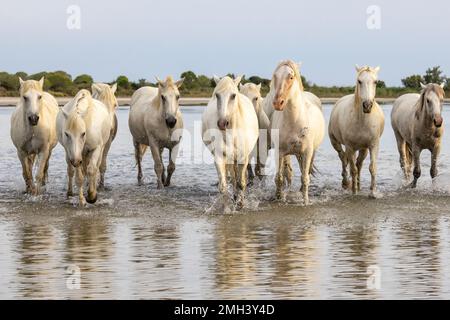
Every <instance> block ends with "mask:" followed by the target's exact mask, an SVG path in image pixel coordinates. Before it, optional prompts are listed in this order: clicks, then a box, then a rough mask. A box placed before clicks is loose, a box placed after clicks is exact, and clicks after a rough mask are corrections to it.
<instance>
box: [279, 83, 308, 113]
mask: <svg viewBox="0 0 450 320" xmlns="http://www.w3.org/2000/svg"><path fill="white" fill-rule="evenodd" d="M283 112H284V113H285V114H286V115H288V117H287V118H288V119H291V120H292V121H294V122H295V121H297V120H298V119H300V120H306V119H307V112H306V100H305V97H304V91H302V90H301V89H300V87H299V86H297V85H295V84H294V85H293V86H292V89H291V92H290V94H289V96H288V99H287V101H286V107H285V109H284V111H283Z"/></svg>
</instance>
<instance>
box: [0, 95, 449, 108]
mask: <svg viewBox="0 0 450 320" xmlns="http://www.w3.org/2000/svg"><path fill="white" fill-rule="evenodd" d="M18 99H19V98H18V97H0V107H10V106H15V105H16V104H17V100H18ZM70 99H71V98H68V97H64V98H56V100H57V101H58V103H59V105H61V106H63V105H64V104H66V103H67V102H68V101H69V100H70ZM209 99H210V98H180V105H182V106H206V105H207V104H208V101H209ZM338 99H339V98H321V100H322V103H323V104H333V103H336V101H337V100H338ZM394 100H395V99H394V98H377V101H378V103H380V104H387V103H393V102H394ZM117 101H118V102H119V105H120V106H129V105H130V101H131V97H127V98H117ZM445 102H446V103H450V99H445Z"/></svg>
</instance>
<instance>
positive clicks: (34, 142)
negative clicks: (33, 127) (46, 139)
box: [22, 133, 42, 154]
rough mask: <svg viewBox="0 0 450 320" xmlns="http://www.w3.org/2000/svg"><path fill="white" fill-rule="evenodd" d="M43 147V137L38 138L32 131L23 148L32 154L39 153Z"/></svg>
mask: <svg viewBox="0 0 450 320" xmlns="http://www.w3.org/2000/svg"><path fill="white" fill-rule="evenodd" d="M41 148H42V139H40V138H38V137H37V136H36V134H35V133H31V134H30V135H29V136H28V137H27V139H25V141H24V143H23V145H22V150H24V151H25V152H27V153H30V154H33V153H39V151H40V150H41Z"/></svg>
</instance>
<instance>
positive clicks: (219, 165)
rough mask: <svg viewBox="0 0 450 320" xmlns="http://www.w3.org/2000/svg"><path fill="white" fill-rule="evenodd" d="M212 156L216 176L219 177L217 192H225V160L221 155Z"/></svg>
mask: <svg viewBox="0 0 450 320" xmlns="http://www.w3.org/2000/svg"><path fill="white" fill-rule="evenodd" d="M214 158H215V159H214V163H215V165H216V170H217V177H218V178H219V192H220V193H221V194H225V193H226V192H227V170H226V164H225V160H224V159H223V157H221V156H216V157H214Z"/></svg>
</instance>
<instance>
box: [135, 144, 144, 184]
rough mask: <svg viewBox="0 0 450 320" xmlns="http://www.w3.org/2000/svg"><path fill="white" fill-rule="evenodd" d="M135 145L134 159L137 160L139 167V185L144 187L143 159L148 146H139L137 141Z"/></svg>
mask: <svg viewBox="0 0 450 320" xmlns="http://www.w3.org/2000/svg"><path fill="white" fill-rule="evenodd" d="M133 145H134V158H135V160H136V165H137V167H138V176H137V179H138V185H142V177H143V175H142V157H143V156H144V152H145V149H146V146H144V147H145V148H143V145H142V144H139V143H138V142H137V141H136V140H134V141H133Z"/></svg>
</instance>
